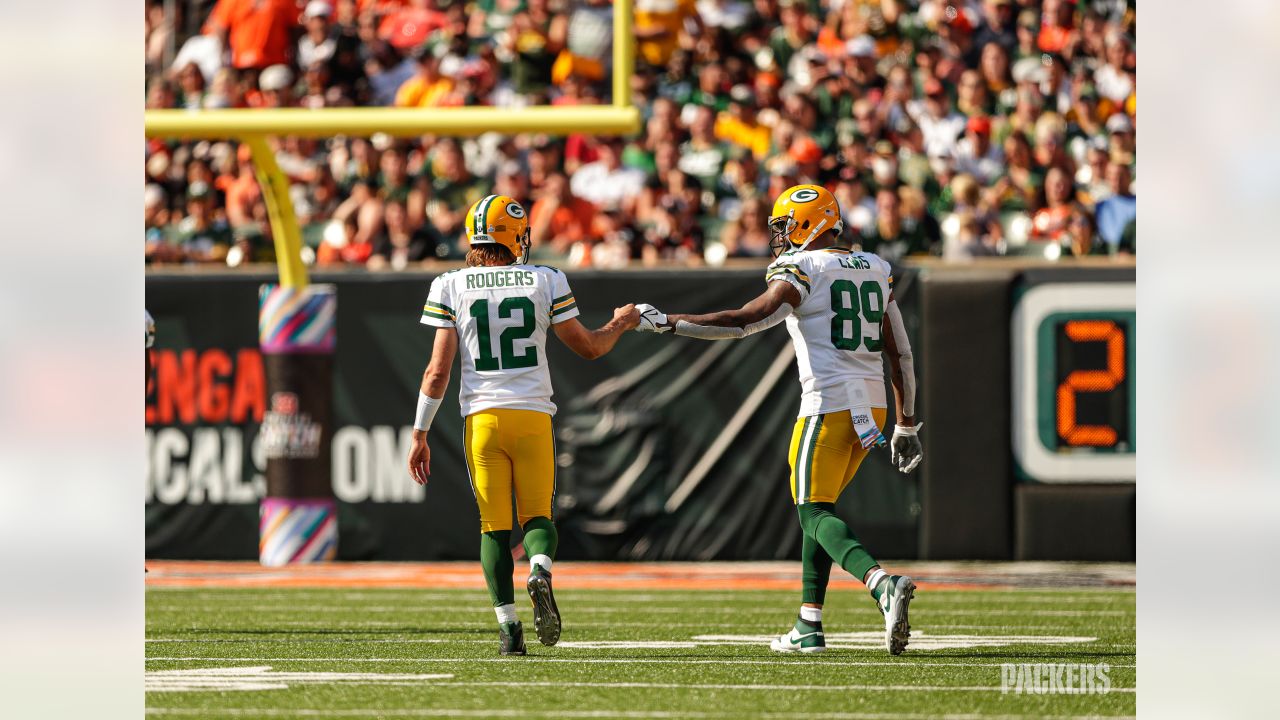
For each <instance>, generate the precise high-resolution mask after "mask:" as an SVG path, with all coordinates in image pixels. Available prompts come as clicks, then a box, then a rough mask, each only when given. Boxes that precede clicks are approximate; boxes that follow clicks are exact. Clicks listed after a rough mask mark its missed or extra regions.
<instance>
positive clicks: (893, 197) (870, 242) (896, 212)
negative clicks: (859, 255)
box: [859, 185, 933, 262]
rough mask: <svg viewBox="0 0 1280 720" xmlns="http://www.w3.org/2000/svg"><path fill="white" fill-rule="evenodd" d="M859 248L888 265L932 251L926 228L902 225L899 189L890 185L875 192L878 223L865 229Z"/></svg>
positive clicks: (917, 225)
mask: <svg viewBox="0 0 1280 720" xmlns="http://www.w3.org/2000/svg"><path fill="white" fill-rule="evenodd" d="M859 245H860V246H861V248H862V249H863V250H866V251H867V252H872V253H875V254H877V255H879V256H880V257H882V258H884V259H885V260H888V261H889V262H897V261H899V260H901V259H903V258H905V257H907V256H909V255H927V254H929V253H930V252H932V251H933V247H932V246H931V243H930V242H929V239H928V238H927V237H926V236H925V229H924V228H923V227H921V226H920V225H919V224H915V225H912V226H908V225H907V224H905V223H904V222H903V216H902V201H901V199H900V198H899V196H898V189H897V188H896V187H892V186H887V185H886V186H884V187H881V188H880V189H879V190H878V191H876V221H875V223H873V224H872V225H871V226H870V227H868V228H864V229H863V231H862V237H861V238H860V241H859Z"/></svg>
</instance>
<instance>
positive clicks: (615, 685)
mask: <svg viewBox="0 0 1280 720" xmlns="http://www.w3.org/2000/svg"><path fill="white" fill-rule="evenodd" d="M431 687H509V688H530V687H550V688H564V687H578V688H611V689H641V690H761V691H767V692H792V691H804V692H862V691H874V692H882V691H890V692H1000V686H999V685H766V684H763V683H752V684H735V683H652V682H542V681H519V680H516V681H493V680H471V681H457V680H453V681H448V682H440V683H432V684H431ZM1137 690H1138V689H1137V688H1124V687H1116V686H1114V685H1112V686H1111V689H1110V691H1109V692H1121V693H1134V692H1137Z"/></svg>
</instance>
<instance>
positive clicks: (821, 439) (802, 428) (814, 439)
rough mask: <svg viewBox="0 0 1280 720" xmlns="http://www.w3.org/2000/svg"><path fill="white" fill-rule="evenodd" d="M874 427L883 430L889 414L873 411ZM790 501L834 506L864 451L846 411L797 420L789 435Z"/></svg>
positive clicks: (884, 411)
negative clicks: (832, 504) (831, 504)
mask: <svg viewBox="0 0 1280 720" xmlns="http://www.w3.org/2000/svg"><path fill="white" fill-rule="evenodd" d="M871 416H872V417H873V418H874V419H875V421H876V425H877V426H878V427H880V428H881V429H883V428H884V421H885V418H886V417H887V416H888V411H887V410H886V409H885V408H872V409H871ZM789 456H790V461H791V499H792V500H794V501H795V503H796V504H797V505H800V504H802V503H811V502H823V503H833V502H835V501H836V499H837V498H839V497H840V493H842V492H844V489H845V487H846V486H848V484H849V482H850V481H852V480H853V476H854V474H855V473H857V472H858V466H859V465H861V464H862V459H863V458H865V457H866V456H867V451H866V450H865V449H864V448H863V447H862V443H861V441H859V440H858V433H857V432H856V431H855V430H854V429H853V418H852V417H851V416H850V415H849V411H848V410H840V411H838V412H832V413H826V414H825V415H811V416H809V417H802V418H798V419H797V420H796V427H795V430H793V431H792V433H791V451H790V453H789Z"/></svg>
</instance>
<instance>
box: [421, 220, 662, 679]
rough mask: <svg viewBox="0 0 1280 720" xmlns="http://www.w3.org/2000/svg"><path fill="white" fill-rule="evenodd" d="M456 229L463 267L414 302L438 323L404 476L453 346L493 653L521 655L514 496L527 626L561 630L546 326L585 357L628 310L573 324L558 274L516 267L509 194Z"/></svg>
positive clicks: (617, 328)
mask: <svg viewBox="0 0 1280 720" xmlns="http://www.w3.org/2000/svg"><path fill="white" fill-rule="evenodd" d="M466 231H467V239H468V240H469V242H470V251H469V252H468V253H467V267H466V268H463V269H461V270H453V271H450V272H446V273H444V274H442V275H440V276H439V277H437V278H436V279H435V280H434V281H433V282H432V283H431V290H430V292H429V293H428V295H427V302H426V305H425V306H424V307H423V309H422V322H423V323H424V324H427V325H432V326H434V327H436V328H438V329H437V330H436V334H435V343H434V345H433V347H432V351H431V360H430V362H429V363H428V364H427V369H426V372H424V373H423V376H422V386H421V388H420V390H419V393H418V409H417V413H416V416H415V418H414V423H413V427H414V433H413V444H412V447H411V449H410V451H409V474H410V475H412V476H413V479H414V480H415V481H416V482H418V483H419V484H425V483H426V482H427V477H428V476H429V475H430V474H431V450H430V448H429V447H428V444H427V435H428V432H429V430H430V428H431V423H432V420H433V419H434V417H435V414H436V411H437V410H438V409H439V406H440V399H441V398H442V397H443V396H444V392H445V388H446V387H448V385H449V374H450V371H451V369H452V367H453V360H454V356H455V355H457V354H459V350H460V351H461V356H462V357H461V364H462V378H461V380H462V381H461V390H460V392H459V397H458V399H459V404H460V405H461V408H462V415H463V417H464V418H465V421H464V424H465V435H464V437H465V441H464V442H465V447H464V451H465V455H466V460H467V473H468V475H469V476H470V482H471V491H472V494H473V495H474V496H475V499H476V504H477V505H479V507H480V564H481V566H482V567H483V569H484V577H485V581H486V582H487V583H488V585H489V597H490V599H491V600H492V601H493V605H494V609H495V611H496V613H497V616H498V642H499V652H500V654H502V655H524V654H525V645H524V630H523V626H522V625H521V624H520V621H519V619H518V618H517V616H516V606H515V591H514V587H513V582H512V577H511V576H512V573H513V572H514V570H515V568H514V563H513V562H512V558H511V498H512V495H513V494H514V495H515V510H516V516H517V518H518V519H519V521H520V526H521V527H522V528H523V529H524V549H525V552H526V554H527V555H528V557H529V578H528V581H527V583H526V587H527V589H528V591H529V597H530V598H531V599H532V601H533V623H534V629H535V630H536V631H537V635H538V640H539V641H541V642H542V644H544V645H554V644H556V642H557V641H558V640H559V639H560V612H559V610H558V609H557V607H556V602H555V597H554V596H553V595H552V592H551V565H552V559H553V558H554V557H555V553H556V543H557V539H558V536H557V534H556V527H555V525H554V524H553V523H552V521H551V499H552V495H553V494H554V492H555V467H556V463H555V445H554V443H553V439H552V435H551V416H552V415H554V414H555V412H556V406H555V404H554V403H552V402H551V376H550V374H549V372H548V368H547V353H546V343H547V328H548V327H550V328H553V329H554V330H555V333H556V335H557V336H558V337H559V338H560V340H561V341H563V342H564V343H565V344H566V345H568V346H569V348H570V349H572V350H573V351H574V352H576V353H578V354H579V355H581V356H582V357H584V358H587V359H588V360H591V359H595V358H598V357H600V356H601V355H604V354H605V353H607V352H609V351H610V350H612V349H613V346H614V344H615V343H616V342H617V341H618V338H619V337H621V335H622V333H624V332H626V331H627V330H630V329H631V328H633V327H635V326H636V324H637V323H638V322H639V315H638V313H637V312H636V310H635V308H634V306H631V305H628V306H626V307H622V308H618V309H617V310H615V311H614V314H613V319H612V320H611V321H609V322H608V323H607V324H606V325H605V326H604V327H601V328H600V329H598V330H588V329H587V328H585V327H583V325H582V323H581V322H580V321H579V320H578V306H577V304H576V302H575V301H574V297H573V292H572V291H570V290H569V281H568V279H567V278H565V275H564V273H562V272H560V271H559V270H556V269H554V268H549V267H545V266H542V265H526V264H525V261H526V260H527V259H528V256H529V223H528V220H527V219H526V217H525V211H524V208H523V207H522V206H521V205H520V203H518V202H516V201H515V200H513V199H511V198H509V197H506V196H504V195H489V196H487V197H485V198H483V199H481V200H479V201H478V202H476V204H475V205H472V206H471V209H470V210H469V211H467V218H466Z"/></svg>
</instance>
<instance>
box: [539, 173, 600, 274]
mask: <svg viewBox="0 0 1280 720" xmlns="http://www.w3.org/2000/svg"><path fill="white" fill-rule="evenodd" d="M595 215H596V208H595V206H594V205H592V204H591V203H590V202H587V201H586V200H583V199H582V198H578V197H574V196H573V194H572V193H570V192H569V180H568V178H566V177H565V176H564V175H561V174H559V173H556V174H553V175H551V176H549V177H548V178H547V182H546V185H545V186H544V187H543V190H542V194H541V197H539V198H538V199H537V200H536V201H534V203H533V207H532V208H531V209H530V210H529V235H530V240H531V241H532V243H533V249H534V253H535V254H537V255H540V256H543V257H556V256H559V257H565V256H568V255H569V252H570V251H571V250H572V248H573V246H574V245H575V244H577V243H581V242H590V241H591V240H593V239H594V238H593V235H592V222H593V221H594V218H595Z"/></svg>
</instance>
